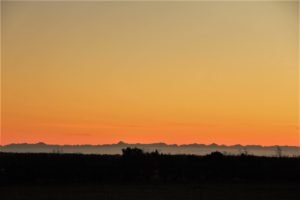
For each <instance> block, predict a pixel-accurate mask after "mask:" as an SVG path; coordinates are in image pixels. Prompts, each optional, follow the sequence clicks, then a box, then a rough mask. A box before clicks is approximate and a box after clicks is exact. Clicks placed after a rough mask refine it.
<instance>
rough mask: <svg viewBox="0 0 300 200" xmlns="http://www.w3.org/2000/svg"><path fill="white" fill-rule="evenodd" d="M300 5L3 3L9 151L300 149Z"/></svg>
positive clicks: (4, 139)
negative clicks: (32, 147)
mask: <svg viewBox="0 0 300 200" xmlns="http://www.w3.org/2000/svg"><path fill="white" fill-rule="evenodd" d="M298 8H299V7H298V2H296V1H295V2H55V3H53V2H23V3H22V2H4V3H2V12H1V16H2V44H1V45H2V94H1V95H2V143H4V144H7V143H13V142H39V141H43V142H47V143H59V144H77V143H91V144H96V143H100V144H101V143H114V142H118V141H119V140H124V141H126V142H141V143H150V142H166V143H179V144H181V143H212V142H215V143H221V144H223V143H224V144H235V143H240V144H263V145H272V144H287V145H299V137H298V133H299V118H298V103H299V98H298V97H299V96H298V94H299V88H298V76H299V70H298V56H299V50H298V43H299V41H298V40H299V38H298V36H299V35H298V34H299V33H298V23H299V21H298V12H299V11H298Z"/></svg>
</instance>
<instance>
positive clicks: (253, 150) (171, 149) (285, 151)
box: [0, 141, 300, 156]
mask: <svg viewBox="0 0 300 200" xmlns="http://www.w3.org/2000/svg"><path fill="white" fill-rule="evenodd" d="M126 147H137V148H140V149H143V150H144V151H146V152H148V151H155V150H158V151H159V152H161V153H164V154H193V155H206V154H209V153H211V152H214V151H219V152H222V153H224V154H230V155H239V154H242V153H244V154H251V155H258V156H278V155H280V154H281V155H283V156H300V147H297V146H260V145H246V146H243V145H239V144H237V145H232V146H226V145H218V144H214V143H213V144H210V145H206V144H184V145H177V144H165V143H153V144H140V143H137V144H128V143H125V142H122V141H121V142H119V143H117V144H103V145H52V144H45V143H42V142H40V143H36V144H27V143H22V144H9V145H4V146H0V151H1V152H16V153H80V154H121V152H122V149H123V148H126Z"/></svg>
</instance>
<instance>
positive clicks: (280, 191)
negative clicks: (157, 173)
mask: <svg viewBox="0 0 300 200" xmlns="http://www.w3.org/2000/svg"><path fill="white" fill-rule="evenodd" d="M299 188H300V185H283V184H281V185H279V184H269V185H267V184H201V185H183V184H176V185H171V184H169V185H131V184H130V185H88V184H84V185H19V186H16V185H14V186H1V187H0V194H1V199H2V200H79V199H80V200H81V199H82V200H169V199H170V200H177V199H178V200H179V199H180V200H193V199H197V200H299V199H300V192H299Z"/></svg>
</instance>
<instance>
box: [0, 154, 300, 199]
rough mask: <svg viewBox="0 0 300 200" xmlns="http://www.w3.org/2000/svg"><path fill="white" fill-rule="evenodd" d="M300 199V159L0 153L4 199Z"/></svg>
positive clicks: (0, 188) (217, 155)
mask: <svg viewBox="0 0 300 200" xmlns="http://www.w3.org/2000/svg"><path fill="white" fill-rule="evenodd" d="M79 199H80V200H97V199H99V200H117V199H120V200H152V199H153V200H169V199H170V200H177V199H178V200H179V199H180V200H189V199H197V200H299V199H300V157H259V156H251V155H240V156H226V155H223V154H221V153H219V152H214V153H212V154H210V155H207V156H191V155H164V154H160V153H158V152H152V153H144V152H143V151H142V150H140V149H126V150H124V152H123V155H81V154H45V153H42V154H30V153H29V154H28V153H27V154H22V153H17V154H15V153H0V200H79Z"/></svg>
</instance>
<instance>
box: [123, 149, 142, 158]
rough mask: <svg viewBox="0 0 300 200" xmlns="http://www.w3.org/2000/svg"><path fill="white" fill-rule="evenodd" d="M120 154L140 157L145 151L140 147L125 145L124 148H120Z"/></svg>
mask: <svg viewBox="0 0 300 200" xmlns="http://www.w3.org/2000/svg"><path fill="white" fill-rule="evenodd" d="M122 155H123V156H124V157H141V156H143V155H145V153H144V151H143V150H142V149H139V148H136V147H135V148H131V147H127V148H125V149H122Z"/></svg>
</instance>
